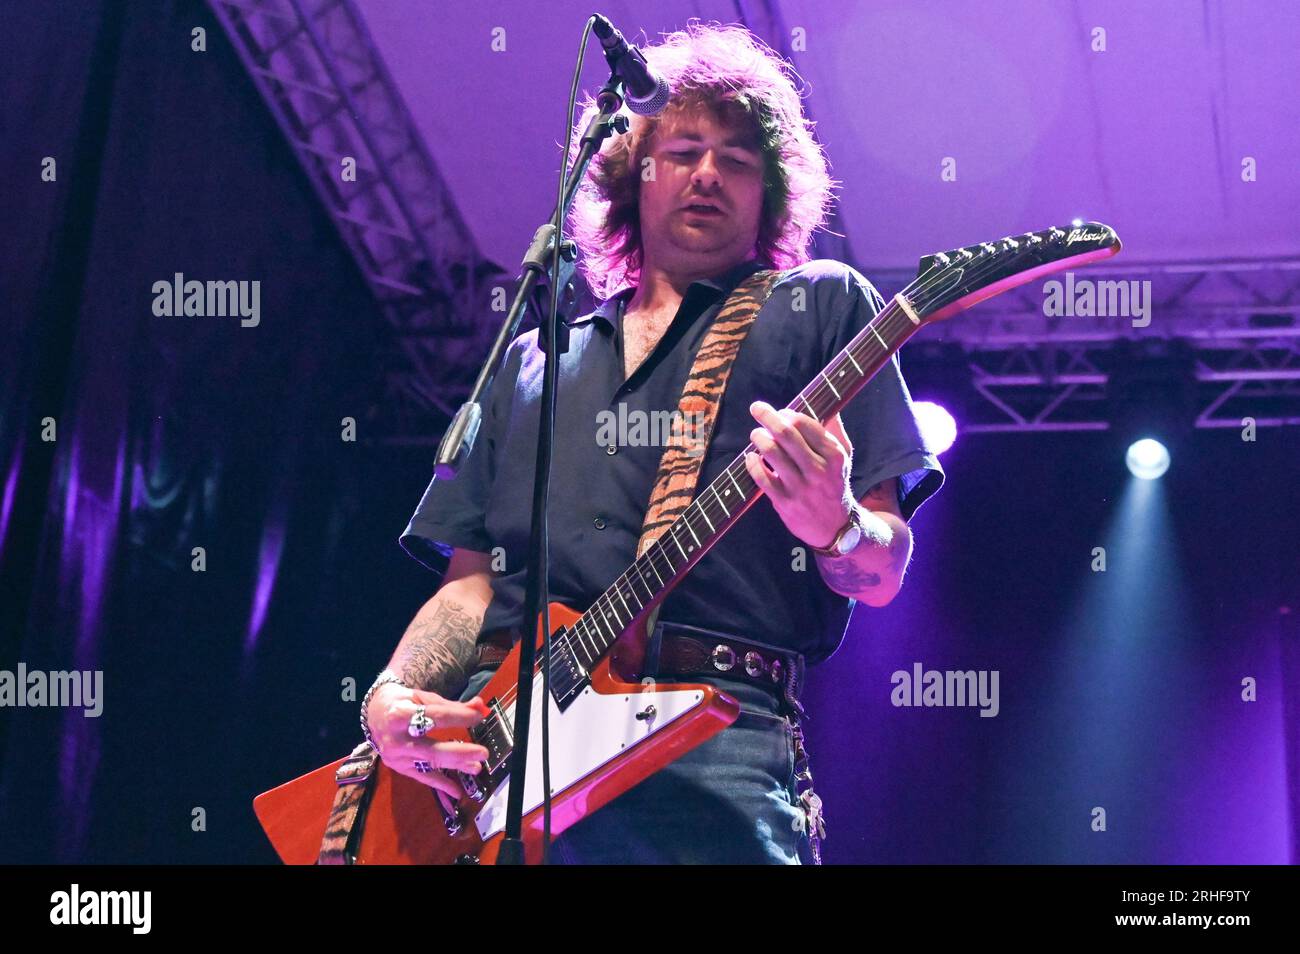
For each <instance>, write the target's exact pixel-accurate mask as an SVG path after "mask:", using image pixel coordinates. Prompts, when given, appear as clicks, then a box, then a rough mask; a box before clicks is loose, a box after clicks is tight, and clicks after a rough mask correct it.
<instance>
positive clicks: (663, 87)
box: [592, 13, 668, 116]
mask: <svg viewBox="0 0 1300 954" xmlns="http://www.w3.org/2000/svg"><path fill="white" fill-rule="evenodd" d="M592 16H594V17H595V20H596V22H595V23H594V24H593V25H592V30H594V31H595V33H596V36H598V37H599V38H600V45H601V46H602V47H604V48H605V59H606V60H607V61H608V62H609V68H610V69H611V70H613V71H614V73H615V74H616V75H617V76H618V77H619V79H621V80H622V81H623V86H624V90H625V92H626V94H627V95H626V96H625V97H624V100H625V101H626V102H627V108H628V109H630V110H631V111H632V112H634V113H636V114H637V115H638V116H654V115H655V114H656V113H659V112H662V111H663V108H664V107H665V106H667V105H668V83H667V82H666V81H665V80H664V78H663V77H662V76H660V75H659V74H658V73H656V72H655V71H654V69H653V68H652V67H651V66H650V64H649V63H647V62H646V61H645V57H644V56H643V55H642V54H641V51H640V50H638V49H637V48H636V47H635V46H633V45H632V44H630V43H628V42H627V40H625V39H623V34H622V33H619V32H618V30H616V29H614V24H612V23H610V22H609V21H608V20H607V19H605V18H604V17H603V16H601V15H600V14H599V13H595V14H592Z"/></svg>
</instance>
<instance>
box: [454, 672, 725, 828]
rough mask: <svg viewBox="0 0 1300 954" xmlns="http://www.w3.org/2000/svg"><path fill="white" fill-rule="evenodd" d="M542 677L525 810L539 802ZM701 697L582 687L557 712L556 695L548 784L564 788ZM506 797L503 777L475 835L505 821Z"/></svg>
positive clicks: (537, 685) (536, 686) (536, 685)
mask: <svg viewBox="0 0 1300 954" xmlns="http://www.w3.org/2000/svg"><path fill="white" fill-rule="evenodd" d="M543 698H544V697H543V695H542V677H541V674H540V673H538V674H537V676H536V677H535V678H534V680H533V715H532V724H531V726H530V729H529V733H528V781H527V783H526V784H525V786H524V814H525V815H527V814H528V813H529V812H531V811H532V810H533V809H534V808H537V807H538V806H540V805H541V804H542V755H541V752H542V749H541V746H542V699H543ZM703 701H704V694H703V693H702V692H700V691H698V690H669V691H662V690H661V691H655V692H641V693H633V694H631V695H624V694H622V693H618V694H614V695H608V696H606V695H601V694H600V693H598V692H596V691H595V690H594V689H592V688H591V686H587V688H585V689H583V690H582V693H581V695H579V696H578V698H576V699H574V700H573V703H572V704H571V705H570V706H569V709H568V711H567V712H560V710H559V707H558V706H556V704H555V702H554V700H550V707H551V714H550V718H551V725H550V734H551V789H552V791H554V792H562V791H564V789H566V788H568V787H569V786H570V785H572V784H573V783H575V782H577V781H578V780H580V779H582V778H584V777H585V776H587V775H589V774H591V773H592V772H594V771H595V770H596V769H598V768H600V766H602V765H604V764H605V763H606V762H609V761H611V760H613V759H615V758H617V757H618V756H619V755H621V754H622V753H623V752H626V751H627V750H628V749H630V748H632V746H634V745H636V744H637V743H638V742H642V741H644V740H645V739H648V738H649V737H650V736H652V735H654V734H655V733H656V732H658V731H660V730H661V729H663V728H664V727H666V726H667V725H669V724H670V723H671V722H674V721H675V720H677V719H678V718H680V717H681V716H682V715H684V714H685V713H687V712H689V711H690V710H691V709H694V708H695V707H696V706H698V705H700V704H701V703H702V702H703ZM649 705H653V706H654V707H655V715H654V716H653V717H652V718H649V719H638V718H637V717H636V716H637V713H638V712H641V711H643V710H644V709H645V708H646V706H649ZM506 714H507V720H508V723H509V724H510V725H512V726H513V725H514V722H515V707H514V705H513V704H512V705H511V706H510V707H509V708H508V709H507V710H506ZM509 796H510V780H509V779H507V780H506V781H505V782H503V783H502V784H501V785H500V786H498V787H497V790H496V791H495V792H493V793H492V794H491V796H489V797H488V799H487V800H486V801H485V802H484V803H483V808H482V809H481V810H480V811H479V812H478V814H477V816H476V817H475V824H476V825H477V826H478V831H479V837H480V838H482V839H483V840H484V841H487V840H488V839H489V838H491V837H492V836H493V835H495V834H496V833H497V832H499V831H502V830H503V829H504V828H505V825H506V799H507V798H508V797H509Z"/></svg>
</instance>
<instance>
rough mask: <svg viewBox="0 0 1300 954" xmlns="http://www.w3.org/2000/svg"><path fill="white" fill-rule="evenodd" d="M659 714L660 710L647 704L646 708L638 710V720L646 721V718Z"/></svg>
mask: <svg viewBox="0 0 1300 954" xmlns="http://www.w3.org/2000/svg"><path fill="white" fill-rule="evenodd" d="M658 714H659V710H658V709H656V708H655V707H654V706H652V705H651V706H646V707H645V708H644V709H642V710H641V711H640V712H638V713H637V714H636V717H637V720H638V721H644V720H649V719H653V718H654V717H655V716H657V715H658Z"/></svg>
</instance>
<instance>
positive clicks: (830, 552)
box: [810, 505, 866, 559]
mask: <svg viewBox="0 0 1300 954" xmlns="http://www.w3.org/2000/svg"><path fill="white" fill-rule="evenodd" d="M865 531H866V528H865V527H864V526H863V525H862V511H861V510H860V509H859V508H858V507H857V506H856V505H855V506H854V507H853V510H852V512H851V513H850V514H849V521H848V523H846V524H845V525H844V526H843V527H842V528H841V529H840V532H839V533H837V534H835V539H834V540H832V541H831V544H830V546H828V547H811V548H810V549H811V550H812V552H813V553H816V554H817V555H818V556H824V557H830V558H832V559H835V558H837V557H842V556H848V555H849V554H850V553H852V552H853V550H854V548H856V547H857V545H858V543H860V542H861V540H862V536H863V534H864V533H865Z"/></svg>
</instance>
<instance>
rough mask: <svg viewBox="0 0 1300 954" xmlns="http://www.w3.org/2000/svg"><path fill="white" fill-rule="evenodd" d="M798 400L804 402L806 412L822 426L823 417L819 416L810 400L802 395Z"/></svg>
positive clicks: (798, 396)
mask: <svg viewBox="0 0 1300 954" xmlns="http://www.w3.org/2000/svg"><path fill="white" fill-rule="evenodd" d="M797 399H798V400H800V401H802V402H803V406H804V410H805V411H807V412H808V416H809V417H811V418H812V419H813V420H814V421H816V422H817V423H818V424H820V423H821V421H822V419H821V415H819V414H818V413H817V411H816V410H814V408H813V406H812V404H811V403H809V401H808V399H807V398H806V397H804V396H803V394H802V393H801V394H799V395H797Z"/></svg>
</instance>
